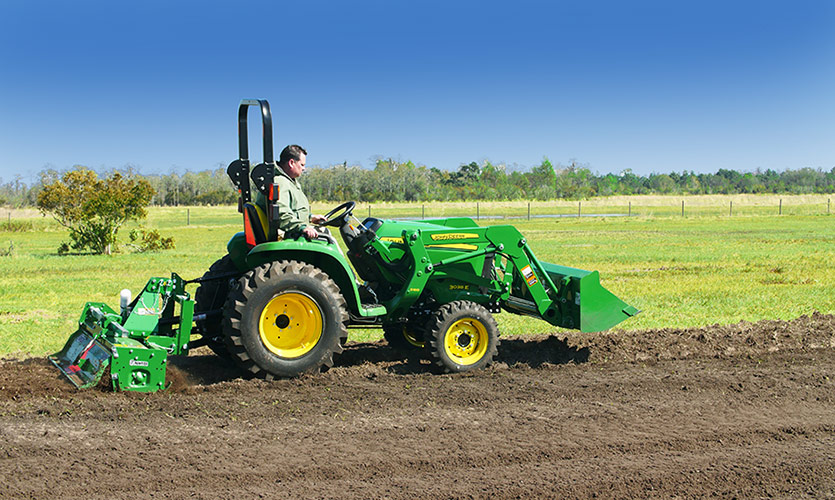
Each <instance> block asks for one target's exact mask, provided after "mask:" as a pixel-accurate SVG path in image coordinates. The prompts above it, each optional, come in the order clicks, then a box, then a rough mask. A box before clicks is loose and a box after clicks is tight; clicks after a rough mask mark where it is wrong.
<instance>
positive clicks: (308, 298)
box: [50, 100, 638, 391]
mask: <svg viewBox="0 0 835 500" xmlns="http://www.w3.org/2000/svg"><path fill="white" fill-rule="evenodd" d="M250 106H254V107H258V108H259V109H260V111H261V117H262V130H263V134H262V135H263V143H264V146H263V151H264V154H263V158H264V159H263V162H262V163H260V164H258V165H256V166H255V167H250V162H249V158H248V145H247V137H248V135H247V114H248V109H249V107H250ZM238 131H239V157H238V159H237V160H235V161H233V162H232V163H231V164H230V166H229V168H228V170H227V172H228V174H229V177H230V179H231V180H232V183H233V184H234V186H235V187H236V188H237V190H238V193H239V200H238V201H239V202H238V210H239V212H241V214H242V216H243V225H244V230H243V231H241V232H239V233H237V234H235V235H234V236H233V237H232V238H231V240H230V241H229V243H228V245H227V254H226V255H224V256H223V257H222V258H220V259H219V260H218V261H216V262H215V263H214V264H213V265H212V266H211V267H210V269H209V271H208V272H207V273H206V274H204V275H203V277H201V278H199V279H197V280H193V282H198V283H200V286H199V288H197V290H196V292H195V294H194V299H193V300H192V298H191V296H190V295H189V294H188V293H187V292H186V291H185V286H186V285H187V284H189V283H190V282H185V281H183V280H182V279H181V278H179V277H178V276H177V275H176V274H174V275H172V277H171V278H170V279H161V278H154V279H152V280H151V281H150V282H149V283H148V285H146V287H145V289H144V291H143V292H142V294H140V296H139V297H138V298H137V300H135V301H133V303H131V304H128V305H125V306H124V307H122V311H121V312H120V313H116V312H115V311H113V310H112V309H110V308H108V307H107V306H106V305H104V304H87V306H85V309H84V313H83V314H82V317H81V319H80V321H79V330H78V331H77V332H76V333H75V334H73V335H72V336H71V337H70V340H69V341H68V342H67V345H66V347H65V348H64V349H63V350H62V351H60V352H59V353H57V354H55V355H53V356H51V357H50V359H51V360H52V361H53V363H55V364H56V365H57V366H58V367H59V368H60V369H61V371H62V372H63V373H64V374H65V375H66V376H67V378H69V379H70V380H71V381H72V382H73V383H74V384H75V385H76V386H78V387H80V388H83V387H89V386H91V385H95V384H96V383H97V382H98V380H99V379H100V378H101V377H102V374H103V373H104V372H105V371H106V369H107V368H108V366H109V368H110V372H111V378H112V385H113V388H114V390H138V391H155V390H158V389H160V388H163V387H165V378H164V377H165V370H164V367H165V363H166V359H167V356H168V355H172V354H186V353H187V352H188V350H189V349H193V348H194V347H197V346H200V345H206V346H208V347H209V348H211V349H212V350H213V351H214V352H215V353H216V354H218V355H219V356H221V357H224V358H227V359H231V360H232V361H233V362H235V363H236V364H237V365H238V366H240V367H241V369H242V370H243V371H244V372H246V373H248V374H250V375H252V376H257V377H261V378H266V379H273V378H276V377H293V376H297V375H299V374H301V373H305V372H312V371H318V370H322V369H326V368H327V367H330V366H332V365H333V363H334V356H335V355H338V354H339V353H340V352H342V349H343V346H344V344H345V343H346V341H347V339H348V336H349V334H348V331H349V329H352V328H382V330H383V332H384V337H385V338H386V340H387V341H388V342H389V343H390V344H391V345H392V346H393V347H395V348H397V349H401V350H403V351H406V352H407V353H411V354H414V355H420V356H423V357H425V358H427V359H429V360H431V362H432V364H433V365H434V366H435V367H437V368H438V369H439V370H442V371H446V372H464V371H469V370H473V369H478V368H482V367H484V366H487V365H489V364H490V363H492V362H493V359H494V357H495V356H496V354H497V348H498V345H499V338H498V336H499V331H498V327H497V324H496V321H495V319H494V318H493V314H496V313H500V312H502V311H504V312H508V313H512V314H521V315H527V316H532V317H535V318H539V319H542V320H544V321H546V322H548V323H549V324H551V325H553V326H555V327H560V328H568V329H575V330H580V331H583V332H594V331H601V330H606V329H609V328H611V327H613V326H615V325H617V324H618V323H620V322H621V321H624V320H625V319H627V318H629V317H630V316H633V315H634V314H636V313H637V312H638V311H637V309H635V308H634V307H632V306H630V305H628V304H626V303H625V302H623V301H621V300H620V299H619V298H617V297H616V296H615V295H613V294H612V293H611V292H609V291H608V290H606V289H605V288H603V287H602V286H601V284H600V277H599V274H598V273H597V272H596V271H594V272H590V271H584V270H580V269H574V268H570V267H565V266H561V265H556V264H551V263H548V262H541V261H539V260H538V259H537V258H536V256H535V255H534V253H533V251H532V250H531V248H530V246H529V244H528V241H527V240H526V238H525V237H524V236H523V235H522V234H521V233H520V232H519V231H518V230H517V229H516V228H515V227H513V226H510V225H497V226H486V227H482V226H479V225H478V224H476V223H475V222H474V221H473V220H472V219H469V218H466V217H456V218H447V219H438V220H417V221H395V220H385V219H378V218H372V217H368V218H366V219H364V220H362V221H360V220H358V219H356V218H355V217H354V215H353V210H354V207H355V203H354V202H346V203H343V204H342V205H340V206H338V207H336V208H335V209H334V210H332V211H331V212H329V213H328V214H326V215H325V219H326V220H325V222H324V223H323V224H322V226H329V227H332V228H334V229H335V230H336V231H337V233H338V235H339V237H340V238H341V240H342V243H343V245H339V243H338V242H337V240H336V239H335V238H334V237H333V236H332V235H331V234H330V233H329V232H327V231H322V232H321V233H320V236H319V237H317V238H315V239H312V240H307V239H305V238H303V237H302V238H299V239H286V238H284V235H283V233H282V232H281V231H280V229H279V228H278V226H277V220H278V216H279V206H278V203H277V200H278V194H279V193H278V186H277V185H276V184H275V183H274V182H273V179H274V176H275V168H277V166H276V164H275V161H274V160H273V148H272V118H271V114H270V109H269V104H268V103H267V102H266V101H264V100H244V101H241V104H240V106H239V108H238ZM253 188H254V190H255V192H256V193H260V196H258V197H257V199H256V200H255V201H254V202H253V199H252V194H253V193H252V191H253ZM149 304H150V305H153V307H149ZM177 304H179V306H178V308H179V314H176V313H175V308H176V307H177V306H176V305H177ZM192 335H194V336H195V338H191V336H192Z"/></svg>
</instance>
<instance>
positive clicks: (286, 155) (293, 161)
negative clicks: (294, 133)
mask: <svg viewBox="0 0 835 500" xmlns="http://www.w3.org/2000/svg"><path fill="white" fill-rule="evenodd" d="M306 162H307V151H305V150H304V148H303V147H301V146H299V145H298V144H291V145H289V146H287V147H286V148H284V149H282V150H281V156H279V158H278V166H279V167H281V168H282V170H284V173H286V174H287V176H288V177H290V178H291V179H296V178H297V177H298V176H300V175H302V172H304V165H305V163H306Z"/></svg>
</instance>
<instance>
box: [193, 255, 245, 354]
mask: <svg viewBox="0 0 835 500" xmlns="http://www.w3.org/2000/svg"><path fill="white" fill-rule="evenodd" d="M235 271H237V267H235V264H234V263H233V262H232V258H231V257H230V256H229V255H224V256H223V257H222V258H220V259H218V260H217V261H216V262H215V263H214V264H212V265H211V267H209V270H208V271H206V273H205V274H204V275H203V279H205V278H211V277H213V276H217V275H224V274H228V273H231V272H235ZM234 282H235V279H234V278H223V279H217V280H210V281H204V282H202V283H201V284H200V286H199V287H197V290H196V291H195V292H194V310H195V312H200V313H203V312H207V311H214V310H218V309H223V305H224V304H225V303H226V298H227V297H228V295H229V290H230V288H231V287H232V284H233V283H234ZM195 323H196V324H197V328H198V329H199V331H200V334H201V335H202V336H203V338H205V339H206V346H207V347H208V348H209V349H211V350H212V352H214V353H215V354H217V355H218V356H220V357H221V358H224V359H231V356H230V354H229V349H227V348H226V344H225V343H224V341H223V317H222V316H221V315H217V316H213V317H209V318H206V319H203V320H200V321H196V322H195Z"/></svg>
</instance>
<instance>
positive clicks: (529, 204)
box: [528, 202, 829, 220]
mask: <svg viewBox="0 0 835 500" xmlns="http://www.w3.org/2000/svg"><path fill="white" fill-rule="evenodd" d="M826 212H827V213H829V208H827V209H826ZM528 220H531V202H528Z"/></svg>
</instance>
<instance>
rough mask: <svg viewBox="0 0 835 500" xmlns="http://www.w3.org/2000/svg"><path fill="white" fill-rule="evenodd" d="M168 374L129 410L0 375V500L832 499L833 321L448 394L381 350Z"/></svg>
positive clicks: (51, 380)
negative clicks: (279, 367) (300, 363)
mask: <svg viewBox="0 0 835 500" xmlns="http://www.w3.org/2000/svg"><path fill="white" fill-rule="evenodd" d="M172 365H173V366H172V367H170V368H169V371H170V373H171V374H170V378H172V379H174V386H173V387H172V389H171V390H169V391H167V392H164V393H158V394H149V395H143V394H135V393H110V392H106V391H104V390H101V389H95V390H88V391H76V390H75V389H74V388H72V387H71V386H70V384H69V383H68V382H66V381H64V380H63V379H62V378H60V376H59V374H58V372H57V370H55V369H54V368H52V367H51V365H49V364H48V363H47V362H46V361H45V360H43V359H29V360H2V361H0V498H4V499H8V498H38V499H41V498H44V499H45V498H87V499H99V498H101V499H105V498H107V499H110V498H229V499H233V498H234V499H238V498H349V499H350V498H404V499H405V498H409V499H411V498H701V497H721V498H734V497H736V498H765V497H769V498H835V405H833V402H835V382H833V379H835V316H829V315H821V314H814V315H812V316H808V317H801V318H799V319H797V320H794V321H789V322H784V321H764V322H759V323H753V324H751V323H740V324H737V325H731V326H718V325H717V326H713V327H706V328H698V329H687V330H652V331H643V332H617V333H602V334H591V335H588V334H587V335H582V334H577V335H570V336H567V337H565V336H562V335H561V336H560V337H559V338H558V337H555V336H552V337H547V338H537V339H519V338H509V339H503V341H502V345H501V346H500V347H499V358H498V361H497V363H496V364H495V365H494V366H492V367H491V368H489V369H487V370H483V371H479V372H476V373H468V374H463V375H438V374H434V373H432V370H431V369H430V367H429V365H428V364H426V362H421V361H419V360H407V359H404V358H402V357H401V356H399V355H398V353H397V352H395V351H393V350H392V349H390V348H389V347H388V346H386V345H385V344H383V343H374V344H349V346H348V348H347V350H346V352H345V353H344V354H343V355H342V356H341V357H340V358H339V360H338V361H337V366H336V367H334V368H333V369H331V370H330V371H328V372H327V373H324V374H320V375H314V376H306V377H303V378H301V379H295V380H281V381H277V382H264V381H259V380H245V379H241V378H238V377H239V374H238V372H237V371H236V370H235V369H234V368H231V367H229V366H226V365H224V364H223V363H222V362H221V361H220V360H219V359H218V358H216V357H214V356H212V355H210V354H208V353H206V354H204V355H200V353H197V355H195V354H192V356H190V357H188V358H181V359H175V360H173V361H172Z"/></svg>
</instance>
